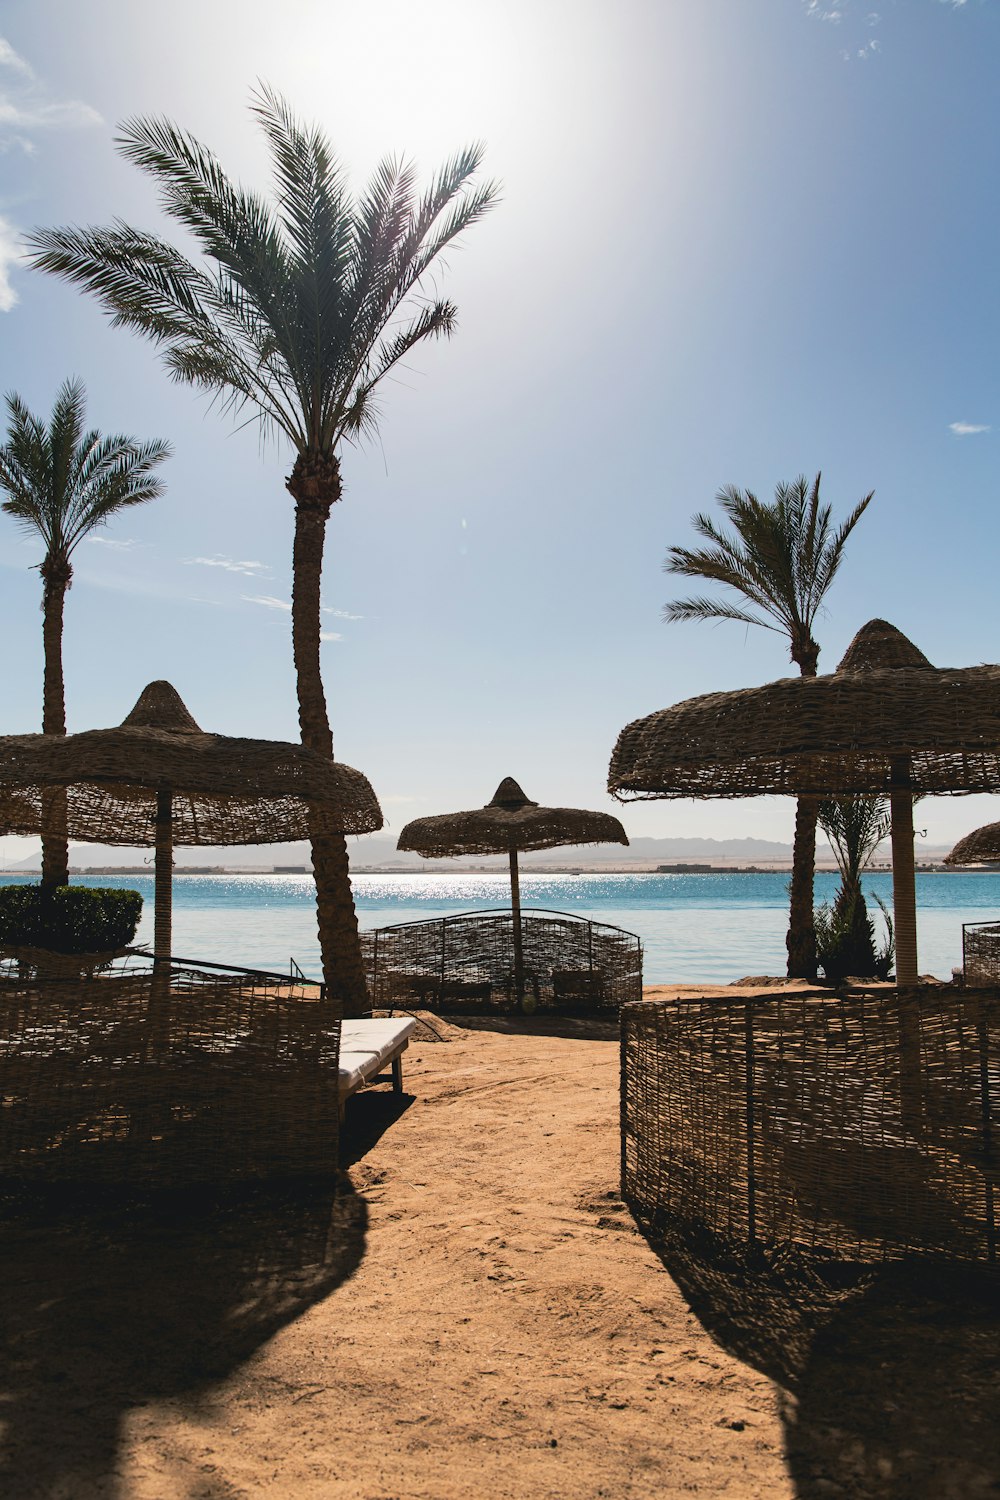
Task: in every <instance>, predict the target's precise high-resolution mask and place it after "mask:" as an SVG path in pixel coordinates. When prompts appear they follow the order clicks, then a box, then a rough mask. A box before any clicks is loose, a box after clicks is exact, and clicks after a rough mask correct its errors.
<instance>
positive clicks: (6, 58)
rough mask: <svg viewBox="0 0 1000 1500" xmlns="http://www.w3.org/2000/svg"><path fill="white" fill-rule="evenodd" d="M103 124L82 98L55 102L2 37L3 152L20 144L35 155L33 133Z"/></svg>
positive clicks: (0, 119) (0, 112)
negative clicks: (33, 151)
mask: <svg viewBox="0 0 1000 1500" xmlns="http://www.w3.org/2000/svg"><path fill="white" fill-rule="evenodd" d="M103 123H104V121H103V118H102V116H101V115H100V114H98V112H97V110H96V109H94V108H93V106H92V105H90V104H85V103H84V102H83V100H82V99H52V98H51V97H50V96H49V92H48V90H47V89H46V87H45V85H44V84H43V83H42V82H41V80H40V79H39V78H38V75H37V74H36V73H35V70H34V69H33V68H32V66H31V64H30V63H29V62H27V61H26V59H25V58H23V57H22V56H21V55H20V53H18V52H15V50H14V48H13V47H12V46H11V45H10V43H9V42H8V41H7V39H6V38H5V37H0V150H7V149H8V148H9V147H10V146H15V145H16V146H20V147H21V149H22V150H24V151H28V152H31V151H32V150H33V149H34V147H33V142H32V141H31V138H30V137H31V134H32V132H33V131H38V130H81V129H86V128H88V127H90V126H93V125H103Z"/></svg>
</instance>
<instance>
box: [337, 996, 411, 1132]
mask: <svg viewBox="0 0 1000 1500" xmlns="http://www.w3.org/2000/svg"><path fill="white" fill-rule="evenodd" d="M416 1027H417V1023H416V1021H415V1020H414V1019H413V1017H412V1016H364V1017H361V1018H359V1019H357V1020H348V1021H344V1022H343V1023H342V1025H341V1029H340V1067H339V1075H338V1079H337V1089H338V1093H339V1096H340V1117H341V1119H343V1117H344V1108H345V1106H346V1104H347V1101H348V1099H349V1098H350V1097H351V1095H352V1094H355V1093H357V1091H358V1089H359V1088H361V1087H362V1086H363V1085H365V1084H369V1083H382V1082H385V1081H387V1080H388V1079H389V1078H390V1077H391V1078H392V1088H393V1092H394V1093H396V1094H401V1093H402V1091H403V1053H404V1052H405V1051H406V1049H407V1047H408V1045H409V1041H410V1037H411V1036H412V1034H413V1032H414V1031H415V1030H416ZM387 1069H388V1070H389V1071H388V1072H387V1071H386V1070H387Z"/></svg>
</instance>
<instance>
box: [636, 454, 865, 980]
mask: <svg viewBox="0 0 1000 1500" xmlns="http://www.w3.org/2000/svg"><path fill="white" fill-rule="evenodd" d="M819 486H820V476H819V474H817V475H816V478H815V479H814V480H813V482H812V484H811V485H810V484H809V483H808V482H807V480H806V479H805V476H804V475H800V476H799V478H798V479H796V480H795V481H794V483H792V484H779V485H778V486H777V488H776V489H775V492H774V501H773V503H771V504H768V503H767V502H765V501H761V500H758V499H757V496H756V495H753V494H751V492H750V491H749V490H740V489H737V488H736V487H735V485H727V486H726V487H725V489H723V490H720V492H719V494H718V495H717V497H716V498H717V500H718V502H719V504H720V505H721V507H722V509H723V511H724V513H725V515H726V517H727V519H728V520H729V521H730V523H731V524H732V528H733V530H732V533H729V532H726V531H723V530H721V529H720V528H719V527H718V526H717V525H716V524H715V522H714V521H713V520H712V518H711V517H710V516H707V515H696V516H695V517H694V519H693V522H692V524H693V526H694V529H695V531H696V532H697V533H698V534H699V536H702V537H704V539H705V540H706V542H707V543H708V546H707V547H699V548H696V549H691V548H688V547H671V548H670V549H669V550H668V552H667V557H666V561H665V563H664V565H663V566H664V571H665V572H667V573H680V574H682V575H684V576H685V577H687V578H701V579H707V580H710V581H711V582H713V583H718V584H722V585H723V586H724V587H725V588H728V589H731V590H732V591H733V593H734V594H736V595H737V596H738V599H739V601H743V602H736V601H731V600H729V601H727V600H726V599H725V598H723V599H713V598H695V599H681V600H677V601H675V602H674V603H671V604H668V605H667V606H666V608H665V609H664V614H663V617H664V619H665V620H667V621H668V622H673V621H676V620H738V621H740V622H742V623H743V624H746V625H760V626H762V627H763V629H765V630H774V631H777V632H778V633H779V634H781V635H784V636H786V637H787V639H788V645H789V654H790V656H791V659H792V661H793V662H795V664H796V666H797V667H798V669H799V671H800V673H801V674H802V676H803V677H815V676H816V670H817V662H818V660H819V646H818V644H817V642H816V640H815V637H814V636H813V625H814V623H815V620H816V615H817V614H818V612H819V609H820V606H821V605H822V603H823V600H824V598H825V597H826V594H827V592H828V590H829V588H830V585H831V583H832V582H833V580H834V577H835V576H836V573H837V570H838V568H839V567H840V563H841V560H842V558H843V555H844V547H845V545H846V543H847V538H848V537H849V536H850V534H851V532H852V531H853V530H854V528H855V526H856V525H857V524H858V522H859V521H860V519H861V517H862V515H863V514H864V512H865V510H866V509H867V506H868V504H869V502H870V500H871V498H872V494H871V493H870V494H867V495H866V496H865V498H864V499H863V500H862V501H861V502H860V503H859V504H858V505H856V506H855V508H854V510H853V511H852V512H851V514H850V515H849V516H848V518H847V520H846V521H845V522H844V523H843V525H842V526H840V527H839V528H838V529H837V530H836V531H834V530H833V528H832V524H831V510H830V507H829V506H828V505H821V504H820V498H819ZM872 493H874V492H872ZM815 866H816V800H815V798H812V797H800V798H799V800H798V804H797V807H796V813H795V843H794V847H793V850H792V889H791V912H790V915H789V927H788V938H787V947H788V974H789V977H791V978H802V979H815V978H816V935H815V931H814V928H813V877H814V871H815Z"/></svg>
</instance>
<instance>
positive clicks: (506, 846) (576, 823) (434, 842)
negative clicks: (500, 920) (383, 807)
mask: <svg viewBox="0 0 1000 1500" xmlns="http://www.w3.org/2000/svg"><path fill="white" fill-rule="evenodd" d="M627 843H628V835H627V834H626V832H625V830H624V828H623V827H622V825H621V823H620V822H619V821H618V819H617V818H615V817H612V815H611V814H610V813H602V812H587V811H586V810H584V809H580V808H575V807H539V805H538V803H537V802H531V801H529V799H528V798H527V797H526V796H525V795H524V792H523V791H522V790H521V788H520V787H519V786H518V784H517V782H516V781H515V780H514V779H513V777H512V776H505V777H504V779H503V781H501V783H500V785H499V786H498V787H497V789H496V792H495V793H494V795H493V800H492V801H491V802H487V804H486V806H485V807H474V808H472V809H471V810H470V811H469V812H457V813H441V814H439V815H438V816H436V817H432V818H414V820H413V822H412V823H407V825H406V827H405V828H404V829H403V831H402V833H401V834H400V835H399V843H398V845H397V848H399V849H404V850H410V851H412V852H413V853H415V854H423V855H424V856H425V857H426V858H427V859H442V858H445V857H446V856H448V855H457V854H506V855H508V856H509V858H510V904H511V911H512V913H513V918H514V983H515V987H516V989H517V994H518V998H519V999H520V998H522V996H523V991H524V961H523V957H522V951H523V950H522V943H521V886H520V880H519V876H518V869H517V856H518V854H519V853H520V852H522V851H526V850H529V849H555V848H558V847H559V846H560V845H561V844H627Z"/></svg>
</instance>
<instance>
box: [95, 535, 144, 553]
mask: <svg viewBox="0 0 1000 1500" xmlns="http://www.w3.org/2000/svg"><path fill="white" fill-rule="evenodd" d="M86 540H87V541H88V542H89V544H90V545H91V547H110V548H111V549H112V551H113V552H133V551H134V550H135V548H136V547H141V546H142V545H143V543H142V542H138V541H136V539H135V537H134V536H130V537H125V538H119V537H114V536H88V537H87V538H86Z"/></svg>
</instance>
